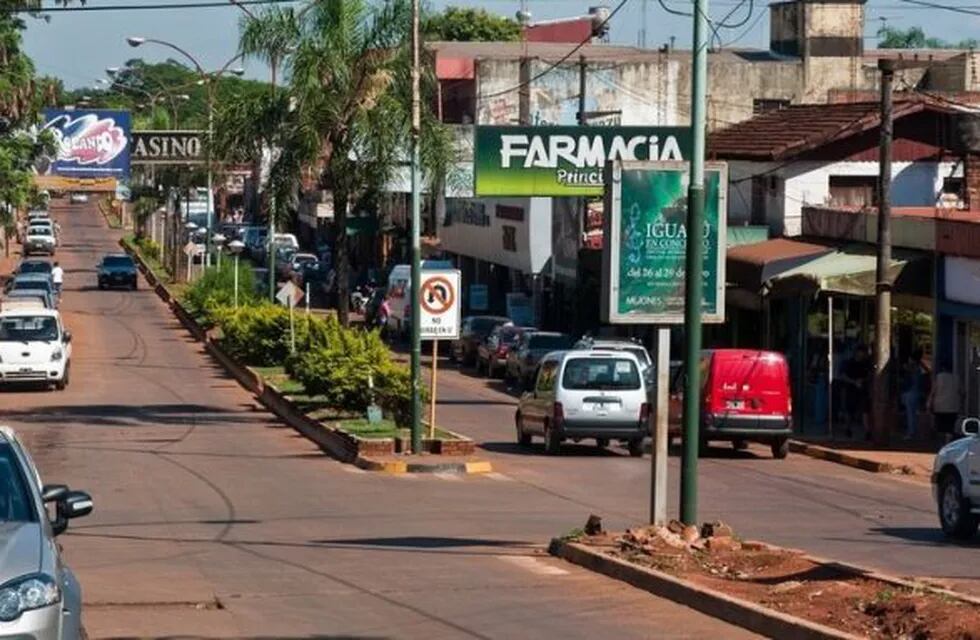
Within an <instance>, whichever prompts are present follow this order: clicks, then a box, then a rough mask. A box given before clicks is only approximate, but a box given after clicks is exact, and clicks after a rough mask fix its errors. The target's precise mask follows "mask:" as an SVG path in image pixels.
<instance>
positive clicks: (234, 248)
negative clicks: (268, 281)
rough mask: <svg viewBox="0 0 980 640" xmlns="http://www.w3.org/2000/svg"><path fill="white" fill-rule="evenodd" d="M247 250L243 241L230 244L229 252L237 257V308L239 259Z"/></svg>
mask: <svg viewBox="0 0 980 640" xmlns="http://www.w3.org/2000/svg"><path fill="white" fill-rule="evenodd" d="M243 249H245V243H244V242H242V241H241V240H232V241H231V242H229V243H228V251H231V254H232V255H233V256H235V308H236V309H237V308H238V257H239V256H240V255H241V253H242V250H243Z"/></svg>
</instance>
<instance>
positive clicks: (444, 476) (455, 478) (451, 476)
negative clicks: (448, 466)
mask: <svg viewBox="0 0 980 640" xmlns="http://www.w3.org/2000/svg"><path fill="white" fill-rule="evenodd" d="M432 475H433V476H435V477H436V478H439V479H440V480H449V481H451V482H461V481H462V480H463V476H461V475H460V474H458V473H444V472H442V473H433V474H432Z"/></svg>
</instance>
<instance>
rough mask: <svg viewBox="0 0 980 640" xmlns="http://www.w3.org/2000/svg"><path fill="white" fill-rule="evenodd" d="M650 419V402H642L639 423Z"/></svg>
mask: <svg viewBox="0 0 980 640" xmlns="http://www.w3.org/2000/svg"><path fill="white" fill-rule="evenodd" d="M649 421H650V403H649V402H644V403H643V404H641V405H640V424H645V423H647V422H649Z"/></svg>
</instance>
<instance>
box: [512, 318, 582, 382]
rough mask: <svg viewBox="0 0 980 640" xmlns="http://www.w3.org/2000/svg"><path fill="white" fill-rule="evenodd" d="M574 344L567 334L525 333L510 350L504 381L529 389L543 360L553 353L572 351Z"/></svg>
mask: <svg viewBox="0 0 980 640" xmlns="http://www.w3.org/2000/svg"><path fill="white" fill-rule="evenodd" d="M574 344H575V341H574V340H573V339H572V337H571V336H569V335H568V334H565V333H556V332H553V331H523V332H521V336H520V338H518V339H517V342H516V343H515V344H514V345H513V346H512V347H511V348H510V349H509V350H508V353H507V363H506V367H505V368H504V379H505V380H507V382H508V383H516V384H517V385H518V387H519V388H521V389H529V388H530V387H531V384H532V382H533V380H534V376H535V373H536V372H537V369H538V363H539V362H541V358H543V357H545V356H546V355H548V354H549V353H551V352H552V351H565V350H566V349H571V348H572V346H573V345H574Z"/></svg>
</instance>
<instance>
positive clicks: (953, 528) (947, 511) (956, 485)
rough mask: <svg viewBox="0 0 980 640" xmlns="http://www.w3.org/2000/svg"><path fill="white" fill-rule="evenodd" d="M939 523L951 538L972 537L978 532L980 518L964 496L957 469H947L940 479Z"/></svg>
mask: <svg viewBox="0 0 980 640" xmlns="http://www.w3.org/2000/svg"><path fill="white" fill-rule="evenodd" d="M938 506H939V524H940V525H941V526H942V528H943V533H945V534H946V535H947V536H949V537H951V538H970V537H972V536H973V535H974V534H976V532H977V526H978V524H980V519H978V518H977V516H975V515H973V514H972V513H970V503H969V502H967V500H966V499H965V498H964V497H963V483H962V480H961V479H960V476H959V474H958V473H956V472H955V471H946V472H944V473H943V474H942V476H941V477H940V479H939V505H938Z"/></svg>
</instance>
